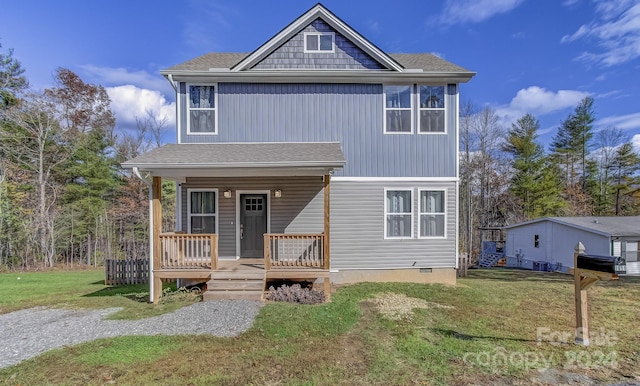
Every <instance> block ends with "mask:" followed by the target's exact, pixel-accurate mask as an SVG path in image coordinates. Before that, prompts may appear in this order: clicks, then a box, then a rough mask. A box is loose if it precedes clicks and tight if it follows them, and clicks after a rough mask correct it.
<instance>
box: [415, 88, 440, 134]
mask: <svg viewBox="0 0 640 386" xmlns="http://www.w3.org/2000/svg"><path fill="white" fill-rule="evenodd" d="M419 90H420V91H419V95H418V97H419V98H420V106H419V109H420V111H419V114H418V119H419V123H418V132H419V133H444V132H445V119H444V86H419Z"/></svg>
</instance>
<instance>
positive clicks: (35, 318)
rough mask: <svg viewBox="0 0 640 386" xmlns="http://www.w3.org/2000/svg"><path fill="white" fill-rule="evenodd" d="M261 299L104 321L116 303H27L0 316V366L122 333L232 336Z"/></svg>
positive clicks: (243, 328)
mask: <svg viewBox="0 0 640 386" xmlns="http://www.w3.org/2000/svg"><path fill="white" fill-rule="evenodd" d="M261 307H262V303H261V302H254V301H246V300H219V301H207V302H200V303H196V304H193V305H190V306H187V307H183V308H181V309H179V310H177V311H175V312H172V313H170V314H164V315H160V316H154V317H151V318H147V319H142V320H104V318H105V317H106V316H108V315H109V314H112V313H114V312H117V311H118V310H119V308H108V309H102V310H65V309H51V308H44V307H38V308H31V309H27V310H21V311H16V312H11V313H9V314H4V315H0V368H4V367H7V366H11V365H15V364H17V363H19V362H20V361H23V360H25V359H29V358H32V357H34V356H36V355H39V354H41V353H43V352H45V351H48V350H51V349H54V348H59V347H63V346H69V345H75V344H78V343H82V342H87V341H90V340H94V339H98V338H108V337H114V336H123V335H158V334H162V335H177V334H211V335H215V336H236V335H239V334H240V333H242V332H244V331H246V330H247V329H248V328H249V327H251V325H252V324H253V321H254V319H255V317H256V315H258V312H259V311H260V308H261Z"/></svg>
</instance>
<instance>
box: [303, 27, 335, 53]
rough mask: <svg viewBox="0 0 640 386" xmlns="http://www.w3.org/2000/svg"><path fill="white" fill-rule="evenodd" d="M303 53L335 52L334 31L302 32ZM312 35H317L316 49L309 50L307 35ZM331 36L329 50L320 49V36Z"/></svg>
mask: <svg viewBox="0 0 640 386" xmlns="http://www.w3.org/2000/svg"><path fill="white" fill-rule="evenodd" d="M303 35H304V53H305V54H330V53H334V52H336V34H335V33H334V32H305V33H304V34H303ZM309 35H314V36H318V49H317V50H309V49H307V36H309ZM322 35H325V36H331V50H330V51H329V50H321V49H320V36H322Z"/></svg>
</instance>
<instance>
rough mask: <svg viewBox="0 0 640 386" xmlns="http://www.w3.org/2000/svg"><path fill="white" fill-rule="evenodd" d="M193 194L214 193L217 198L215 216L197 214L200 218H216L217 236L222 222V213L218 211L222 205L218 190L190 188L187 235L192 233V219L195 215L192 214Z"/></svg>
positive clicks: (188, 194) (188, 191)
mask: <svg viewBox="0 0 640 386" xmlns="http://www.w3.org/2000/svg"><path fill="white" fill-rule="evenodd" d="M192 192H213V193H215V196H216V205H215V211H216V212H215V213H214V214H205V215H202V214H196V215H195V216H198V217H211V216H214V217H215V219H216V221H215V224H216V225H215V226H216V234H218V233H220V228H219V222H220V211H219V210H218V206H219V204H220V195H219V194H218V189H214V188H197V189H196V188H188V189H187V233H189V234H190V233H191V217H193V216H194V215H193V214H192V213H191V193H192Z"/></svg>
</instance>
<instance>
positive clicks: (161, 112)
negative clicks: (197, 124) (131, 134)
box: [106, 85, 176, 129]
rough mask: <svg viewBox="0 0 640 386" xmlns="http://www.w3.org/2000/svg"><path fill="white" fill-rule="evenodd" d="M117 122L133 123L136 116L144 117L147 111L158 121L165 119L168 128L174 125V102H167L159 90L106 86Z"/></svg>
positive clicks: (121, 123) (129, 86)
mask: <svg viewBox="0 0 640 386" xmlns="http://www.w3.org/2000/svg"><path fill="white" fill-rule="evenodd" d="M106 90H107V93H108V94H109V98H111V108H112V109H113V111H114V112H115V114H116V119H117V124H118V125H119V126H122V125H135V122H136V118H138V119H145V118H147V117H148V113H150V114H151V115H153V117H154V118H156V119H157V120H158V121H161V120H166V126H167V128H168V129H170V128H172V127H175V123H176V121H175V114H176V104H175V102H168V101H167V100H166V98H165V97H164V95H162V93H160V91H156V90H149V89H144V88H139V87H136V86H132V85H124V86H115V87H106Z"/></svg>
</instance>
